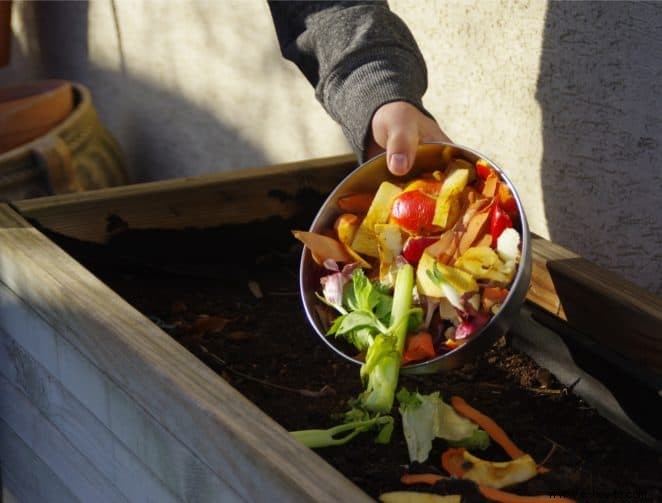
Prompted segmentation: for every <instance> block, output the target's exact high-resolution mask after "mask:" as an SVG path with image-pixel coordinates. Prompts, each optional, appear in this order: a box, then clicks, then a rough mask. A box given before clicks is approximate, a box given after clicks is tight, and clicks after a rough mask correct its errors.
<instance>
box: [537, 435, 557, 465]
mask: <svg viewBox="0 0 662 503" xmlns="http://www.w3.org/2000/svg"><path fill="white" fill-rule="evenodd" d="M547 440H549V441H550V442H551V443H552V448H551V449H550V450H549V452H548V453H547V456H545V459H543V460H542V461H541V462H540V463H538V464H539V465H540V466H545V465H546V464H547V461H549V460H550V459H551V458H552V456H553V455H554V452H556V449H557V448H558V447H559V444H557V443H556V442H554V441H553V440H551V439H549V438H548V439H547Z"/></svg>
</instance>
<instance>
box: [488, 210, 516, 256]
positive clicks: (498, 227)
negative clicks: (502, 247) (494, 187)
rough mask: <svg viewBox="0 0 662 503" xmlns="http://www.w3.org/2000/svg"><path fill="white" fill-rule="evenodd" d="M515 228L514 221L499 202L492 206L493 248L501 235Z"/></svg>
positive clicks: (491, 229) (491, 228)
mask: <svg viewBox="0 0 662 503" xmlns="http://www.w3.org/2000/svg"><path fill="white" fill-rule="evenodd" d="M512 226H513V221H512V220H511V219H510V217H509V216H508V213H506V212H505V211H504V210H503V209H502V208H501V205H500V204H499V203H498V202H497V203H495V204H494V205H492V210H491V214H490V234H491V235H492V247H493V248H494V247H495V246H496V243H497V239H499V236H500V235H501V233H502V232H503V231H504V230H506V229H509V228H510V227H512Z"/></svg>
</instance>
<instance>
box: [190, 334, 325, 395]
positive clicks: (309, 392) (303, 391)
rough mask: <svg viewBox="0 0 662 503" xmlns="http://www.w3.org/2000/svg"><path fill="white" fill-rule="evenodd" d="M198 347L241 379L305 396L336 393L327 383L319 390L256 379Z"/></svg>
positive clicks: (200, 346)
mask: <svg viewBox="0 0 662 503" xmlns="http://www.w3.org/2000/svg"><path fill="white" fill-rule="evenodd" d="M198 347H199V348H200V349H201V350H202V352H203V353H205V354H206V355H207V356H209V357H210V358H211V359H212V360H214V362H215V363H216V364H218V365H220V366H221V367H223V369H225V370H227V371H228V372H230V373H231V374H235V375H237V376H239V377H242V378H243V379H246V380H248V381H253V382H256V383H258V384H261V385H262V386H266V387H268V388H274V389H278V390H281V391H288V392H290V393H296V394H297V395H301V396H305V397H307V398H323V397H326V396H333V395H335V394H336V390H335V389H333V387H331V386H329V385H328V384H325V385H324V386H322V388H321V389H320V390H319V391H315V390H309V389H302V388H290V387H289V386H283V385H282V384H276V383H273V382H269V381H265V380H263V379H258V378H257V377H253V376H252V375H249V374H245V373H243V372H241V371H239V370H235V369H233V368H232V367H230V366H229V365H228V363H227V362H226V361H225V360H223V359H221V358H219V357H218V356H216V355H215V354H214V353H212V352H211V351H209V350H208V349H207V348H206V347H205V346H203V345H202V344H199V345H198Z"/></svg>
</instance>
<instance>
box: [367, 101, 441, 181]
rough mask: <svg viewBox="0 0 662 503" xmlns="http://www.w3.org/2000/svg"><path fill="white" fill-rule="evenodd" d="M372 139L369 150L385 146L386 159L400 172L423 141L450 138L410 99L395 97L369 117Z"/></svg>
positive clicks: (394, 171)
mask: <svg viewBox="0 0 662 503" xmlns="http://www.w3.org/2000/svg"><path fill="white" fill-rule="evenodd" d="M372 137H373V142H371V144H370V145H369V147H368V151H367V152H368V153H369V154H376V153H377V151H378V150H379V149H380V147H381V149H386V163H387V166H388V169H389V171H391V173H393V174H395V175H404V174H406V173H407V172H409V170H410V169H411V167H412V165H413V164H414V159H415V158H416V148H417V146H418V144H419V143H421V142H423V141H450V140H449V139H448V137H447V136H446V135H445V134H444V133H443V131H441V129H440V128H439V126H438V125H437V123H436V122H435V121H434V120H432V119H430V118H429V117H427V116H426V115H424V114H423V113H422V112H421V111H420V110H419V109H418V108H416V107H415V106H413V105H411V104H410V103H407V102H403V101H398V102H392V103H387V104H386V105H383V106H382V107H380V108H379V109H378V110H377V112H376V113H375V115H374V116H373V120H372Z"/></svg>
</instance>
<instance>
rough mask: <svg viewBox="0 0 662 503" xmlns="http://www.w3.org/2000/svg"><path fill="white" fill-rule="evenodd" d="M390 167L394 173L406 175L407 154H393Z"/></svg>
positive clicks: (389, 162)
mask: <svg viewBox="0 0 662 503" xmlns="http://www.w3.org/2000/svg"><path fill="white" fill-rule="evenodd" d="M388 168H389V170H390V171H391V173H393V174H394V175H404V174H405V173H406V172H407V156H406V155H405V154H391V156H390V157H389V160H388Z"/></svg>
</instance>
